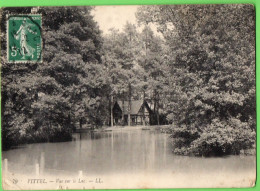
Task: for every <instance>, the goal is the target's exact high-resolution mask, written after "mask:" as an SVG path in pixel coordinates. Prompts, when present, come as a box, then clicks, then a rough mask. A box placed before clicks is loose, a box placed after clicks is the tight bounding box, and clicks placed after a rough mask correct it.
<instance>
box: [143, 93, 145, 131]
mask: <svg viewBox="0 0 260 191" xmlns="http://www.w3.org/2000/svg"><path fill="white" fill-rule="evenodd" d="M144 102H145V91H144V95H143V125H144V126H145V115H144V112H145V107H144Z"/></svg>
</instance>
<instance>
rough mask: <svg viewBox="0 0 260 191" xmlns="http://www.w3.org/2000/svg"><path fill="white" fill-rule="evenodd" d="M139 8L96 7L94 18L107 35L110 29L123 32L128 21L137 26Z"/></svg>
mask: <svg viewBox="0 0 260 191" xmlns="http://www.w3.org/2000/svg"><path fill="white" fill-rule="evenodd" d="M137 8H138V6H96V7H95V9H94V11H93V16H94V20H95V21H97V23H98V24H99V27H100V29H101V30H102V31H103V32H104V34H107V33H108V32H109V29H110V28H116V29H119V30H120V31H122V29H123V26H124V25H125V23H126V22H127V21H128V22H130V23H132V24H135V25H137V21H136V18H135V12H136V11H137Z"/></svg>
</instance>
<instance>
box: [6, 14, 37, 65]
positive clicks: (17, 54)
mask: <svg viewBox="0 0 260 191" xmlns="http://www.w3.org/2000/svg"><path fill="white" fill-rule="evenodd" d="M41 25H42V16H41V15H40V14H37V15H32V14H30V15H8V17H7V60H8V62H15V63H19V62H20V63H21V62H41V61H42V35H41Z"/></svg>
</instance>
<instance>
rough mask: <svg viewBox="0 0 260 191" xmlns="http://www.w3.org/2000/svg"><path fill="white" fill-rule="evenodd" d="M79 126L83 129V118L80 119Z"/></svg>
mask: <svg viewBox="0 0 260 191" xmlns="http://www.w3.org/2000/svg"><path fill="white" fill-rule="evenodd" d="M79 128H80V129H82V118H80V119H79Z"/></svg>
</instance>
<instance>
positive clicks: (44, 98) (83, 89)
mask: <svg viewBox="0 0 260 191" xmlns="http://www.w3.org/2000/svg"><path fill="white" fill-rule="evenodd" d="M91 9H92V8H91V7H58V8H53V7H52V8H40V9H39V10H38V12H39V13H41V14H42V15H43V21H42V22H43V23H42V26H43V27H42V38H43V42H44V44H43V49H44V54H43V60H44V62H43V63H35V64H27V63H25V64H19V65H18V64H14V63H7V62H6V61H5V60H4V55H6V54H4V53H3V54H2V55H3V56H2V58H3V59H2V66H3V70H2V77H3V80H2V82H3V83H2V90H3V91H2V98H3V102H2V107H3V109H2V111H4V112H2V117H3V119H4V120H3V134H2V136H3V142H4V143H3V145H5V146H6V147H8V146H9V145H8V144H9V143H10V144H17V143H18V142H19V140H23V139H26V140H27V142H28V141H29V142H30V141H32V142H34V141H56V140H66V139H69V137H70V134H71V133H70V132H71V131H72V129H75V128H76V127H78V126H79V127H82V125H83V124H85V123H88V124H92V126H99V125H102V124H104V123H105V122H106V121H107V114H106V109H107V104H108V103H107V99H106V97H107V95H106V92H107V90H108V89H109V87H108V84H107V77H106V75H104V73H105V72H104V71H105V68H104V67H103V66H102V65H101V51H102V39H101V33H100V30H99V29H98V27H97V24H96V22H94V20H93V17H92V16H91V15H90V11H91ZM30 11H31V8H26V9H11V8H5V9H4V10H3V12H2V18H5V15H6V14H9V13H12V12H14V13H16V14H17V13H20V14H23V13H30ZM5 23H6V22H5V19H2V23H1V24H2V26H3V27H5ZM1 40H2V43H1V44H2V51H3V52H4V51H6V47H5V43H4V42H5V40H6V39H5V38H4V36H2V39H1ZM9 133H11V134H10V135H9ZM14 133H15V134H16V135H17V137H19V138H18V139H17V137H16V136H13V134H14ZM58 134H60V135H58ZM57 136H58V137H57ZM61 136H63V137H64V139H61ZM9 138H10V139H12V140H10V139H9Z"/></svg>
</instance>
